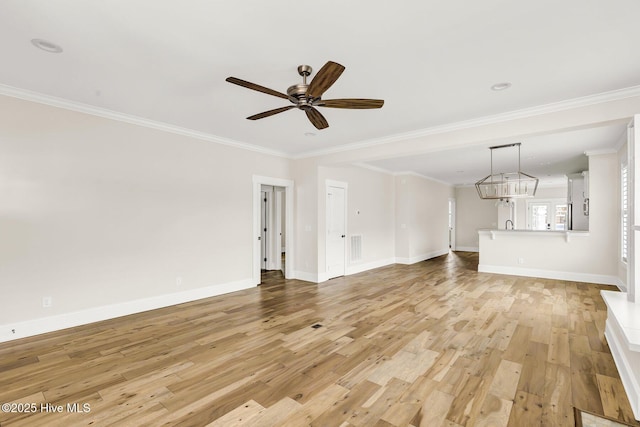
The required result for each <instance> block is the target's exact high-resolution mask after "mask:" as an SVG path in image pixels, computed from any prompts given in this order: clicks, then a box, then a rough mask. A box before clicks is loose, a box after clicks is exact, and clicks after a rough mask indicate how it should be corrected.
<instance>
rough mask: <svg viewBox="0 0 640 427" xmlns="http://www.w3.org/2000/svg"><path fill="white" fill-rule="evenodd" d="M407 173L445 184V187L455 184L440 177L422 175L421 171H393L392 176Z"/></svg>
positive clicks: (405, 174)
mask: <svg viewBox="0 0 640 427" xmlns="http://www.w3.org/2000/svg"><path fill="white" fill-rule="evenodd" d="M407 175H410V176H415V177H418V178H422V179H426V180H428V181H433V182H437V183H438V184H443V185H446V186H447V187H455V184H452V183H450V182H446V181H442V180H440V179H436V178H432V177H430V176H427V175H423V174H421V173H418V172H414V171H401V172H394V173H393V176H407Z"/></svg>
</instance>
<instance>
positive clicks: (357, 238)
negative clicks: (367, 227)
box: [351, 234, 362, 262]
mask: <svg viewBox="0 0 640 427" xmlns="http://www.w3.org/2000/svg"><path fill="white" fill-rule="evenodd" d="M355 261H362V235H361V234H354V235H353V236H351V262H355Z"/></svg>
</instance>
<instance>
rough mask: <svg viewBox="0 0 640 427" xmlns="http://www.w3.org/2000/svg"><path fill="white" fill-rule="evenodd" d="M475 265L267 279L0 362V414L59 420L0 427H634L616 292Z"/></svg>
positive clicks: (81, 330)
mask: <svg viewBox="0 0 640 427" xmlns="http://www.w3.org/2000/svg"><path fill="white" fill-rule="evenodd" d="M477 262H478V258H477V254H472V253H453V254H450V255H447V256H443V257H439V258H436V259H433V260H429V261H425V262H421V263H418V264H414V265H411V266H403V265H395V266H389V267H384V268H380V269H376V270H373V271H369V272H365V273H361V274H357V275H353V276H349V277H344V278H338V279H334V280H331V281H329V282H326V283H323V284H319V285H316V284H311V283H307V282H301V281H295V280H290V281H289V280H288V281H285V280H282V279H281V278H280V276H279V273H273V274H268V275H266V276H265V279H264V283H263V285H262V286H260V287H257V288H254V289H250V290H246V291H241V292H236V293H233V294H228V295H224V296H219V297H214V298H209V299H205V300H200V301H197V302H192V303H188V304H182V305H178V306H174V307H169V308H166V309H161V310H155V311H151V312H146V313H141V314H137V315H132V316H128V317H124V318H119V319H113V320H110V321H106V322H100V323H96V324H92V325H87V326H83V327H78V328H74V329H70V330H66V331H60V332H55V333H51V334H46V335H41V336H38V337H32V338H28V339H23V340H19V341H14V342H9V343H4V344H0V402H29V403H36V404H37V405H38V410H40V406H39V405H40V404H41V403H44V402H47V403H49V404H51V405H63V406H65V408H64V411H63V412H62V413H51V412H49V413H47V412H44V413H43V412H39V413H35V414H8V413H0V424H1V425H2V426H9V425H12V426H14V425H15V426H20V425H22V426H30V427H31V426H40V425H42V426H51V425H64V426H74V425H118V426H129V425H130V426H141V425H180V426H182V425H184V426H205V425H212V426H234V425H248V426H305V425H314V426H408V425H414V426H429V427H431V426H435V427H437V426H506V425H509V426H517V427H521V426H545V427H546V426H573V425H574V419H573V406H576V407H578V408H580V409H583V410H587V411H589V412H592V413H596V414H604V415H607V416H610V417H613V418H617V419H620V420H624V421H627V422H634V421H632V420H633V416H632V413H631V409H630V406H629V403H628V401H627V398H626V396H625V394H624V391H623V388H622V384H621V381H620V378H619V375H618V372H617V370H616V367H615V364H614V362H613V359H612V357H611V354H610V351H609V348H608V346H607V343H606V341H605V339H604V336H603V333H604V325H605V319H606V307H605V305H604V303H603V301H602V299H601V298H600V295H599V291H600V290H601V289H613V288H612V287H610V286H600V285H592V284H584V283H575V282H562V281H555V280H544V279H534V278H522V277H514V276H502V275H493V274H486V273H477V271H476V268H477ZM317 324H319V325H321V326H320V327H317V328H314V327H313V326H314V325H317ZM67 403H72V404H73V403H80V404H82V403H88V404H89V406H90V412H88V413H86V412H85V413H77V412H76V413H74V412H69V411H67V410H66V409H67V408H66V405H67ZM634 423H635V425H640V423H637V422H634Z"/></svg>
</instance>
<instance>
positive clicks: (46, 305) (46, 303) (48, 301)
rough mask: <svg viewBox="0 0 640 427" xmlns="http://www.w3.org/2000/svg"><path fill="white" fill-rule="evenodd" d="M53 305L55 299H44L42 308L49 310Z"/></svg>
mask: <svg viewBox="0 0 640 427" xmlns="http://www.w3.org/2000/svg"><path fill="white" fill-rule="evenodd" d="M52 305H53V298H51V297H42V307H44V308H49V307H51V306H52Z"/></svg>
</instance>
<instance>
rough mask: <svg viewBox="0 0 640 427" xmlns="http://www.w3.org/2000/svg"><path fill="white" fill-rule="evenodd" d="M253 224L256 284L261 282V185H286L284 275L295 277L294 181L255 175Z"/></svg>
mask: <svg viewBox="0 0 640 427" xmlns="http://www.w3.org/2000/svg"><path fill="white" fill-rule="evenodd" d="M252 180H253V226H252V233H251V241H252V246H253V255H252V265H253V268H252V271H253V274H252V282H253V283H254V284H255V285H258V284H260V259H261V257H260V252H261V250H260V246H261V241H262V238H261V235H260V213H261V208H260V200H261V197H260V196H261V194H260V193H261V187H262V185H275V186H277V187H284V191H285V201H284V205H285V208H284V215H285V220H284V222H285V228H286V231H285V241H286V243H285V245H286V248H287V262H286V263H285V272H284V277H285V278H287V279H291V278H293V271H294V267H295V257H294V255H295V248H294V233H293V203H294V200H293V187H294V183H293V181H291V180H289V179H282V178H271V177H265V176H259V175H253V177H252Z"/></svg>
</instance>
